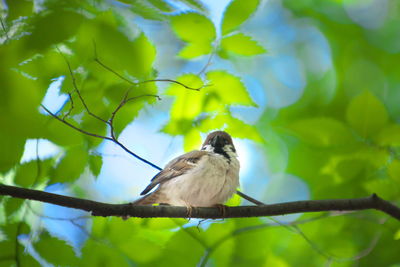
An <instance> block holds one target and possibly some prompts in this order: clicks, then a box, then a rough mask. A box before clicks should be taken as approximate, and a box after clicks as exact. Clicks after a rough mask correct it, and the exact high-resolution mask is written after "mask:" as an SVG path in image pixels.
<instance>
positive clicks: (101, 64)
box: [93, 41, 206, 91]
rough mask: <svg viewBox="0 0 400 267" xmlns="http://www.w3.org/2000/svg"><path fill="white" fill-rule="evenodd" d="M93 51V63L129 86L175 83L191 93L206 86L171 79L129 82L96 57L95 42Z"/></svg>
mask: <svg viewBox="0 0 400 267" xmlns="http://www.w3.org/2000/svg"><path fill="white" fill-rule="evenodd" d="M93 49H94V61H95V62H96V63H97V64H99V65H100V66H101V67H103V68H104V69H106V70H108V71H109V72H111V73H113V74H114V75H115V76H117V77H118V78H120V79H121V80H123V81H125V82H127V83H129V84H131V85H135V86H137V85H140V84H144V83H151V82H169V83H175V84H178V85H180V86H182V87H184V88H186V89H188V90H193V91H200V90H201V89H202V88H204V87H205V86H206V85H202V86H200V87H197V88H195V87H190V86H187V85H186V84H184V83H181V82H179V81H176V80H172V79H151V80H146V81H141V82H133V81H131V80H129V79H128V78H125V77H124V76H123V75H121V74H119V73H118V72H116V71H115V70H113V69H112V68H110V67H109V66H107V65H106V64H104V63H103V62H102V61H101V60H100V58H99V57H98V54H97V47H96V42H95V41H93Z"/></svg>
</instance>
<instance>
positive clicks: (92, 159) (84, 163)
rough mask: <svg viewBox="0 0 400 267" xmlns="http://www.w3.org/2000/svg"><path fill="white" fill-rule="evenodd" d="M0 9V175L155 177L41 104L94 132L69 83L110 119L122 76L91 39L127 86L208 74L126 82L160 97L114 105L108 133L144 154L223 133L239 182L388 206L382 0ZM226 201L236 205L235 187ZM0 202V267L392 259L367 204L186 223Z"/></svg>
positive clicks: (392, 152) (395, 11) (105, 186)
mask: <svg viewBox="0 0 400 267" xmlns="http://www.w3.org/2000/svg"><path fill="white" fill-rule="evenodd" d="M0 5H1V6H0V7H1V10H2V11H1V17H2V33H1V37H0V40H1V46H0V57H1V62H2V64H1V65H2V66H1V67H0V70H1V71H2V74H1V76H2V77H1V79H0V80H1V81H0V90H1V93H2V96H3V97H2V102H0V103H1V107H0V109H1V115H0V122H1V125H2V130H1V136H0V137H1V138H0V139H1V141H0V142H1V143H0V145H1V148H2V151H3V153H2V154H3V156H2V159H1V164H2V165H1V176H0V181H1V182H3V183H9V184H15V185H20V186H24V187H31V188H38V189H42V190H46V191H48V192H54V193H59V194H66V195H74V196H78V197H83V198H88V199H93V200H97V201H103V202H109V203H125V202H129V201H133V200H135V199H136V198H138V196H139V193H140V192H141V191H142V190H143V188H144V187H145V186H146V185H147V184H148V182H149V180H150V179H151V177H153V176H154V175H155V174H156V173H157V170H156V169H154V168H153V167H151V166H149V165H147V164H145V163H143V162H141V161H139V160H138V159H136V158H134V157H132V156H131V155H129V154H128V153H126V152H125V151H123V150H122V149H121V148H120V147H118V146H117V145H115V144H113V143H112V142H108V141H103V140H98V139H95V138H93V137H89V136H84V135H82V134H80V133H77V132H74V131H73V130H72V129H70V128H68V127H66V126H65V125H62V123H60V122H57V121H56V120H55V119H54V118H51V116H49V115H48V114H47V112H46V111H45V110H43V109H41V108H40V104H43V105H44V106H46V107H47V108H49V109H50V110H51V111H52V112H53V113H55V114H59V115H60V116H61V117H62V116H65V114H67V113H68V115H67V118H68V119H69V120H70V121H72V122H73V123H74V124H75V125H79V127H81V128H83V129H87V130H88V131H90V132H96V133H99V134H104V135H106V134H109V129H107V128H106V125H105V124H104V123H99V122H98V121H96V120H95V119H93V118H92V117H90V116H88V114H87V110H85V108H84V106H83V105H81V104H80V103H79V98H78V95H77V94H76V92H75V91H74V90H76V89H77V88H79V90H80V91H81V93H82V96H83V97H84V99H85V100H86V102H87V104H88V106H89V107H90V109H91V111H93V112H94V113H96V114H97V115H99V116H104V117H107V116H109V115H110V113H111V112H112V111H113V109H114V108H115V106H116V105H117V104H118V103H119V102H120V101H121V99H122V97H123V93H124V92H125V91H126V90H127V89H128V88H129V84H126V83H124V81H123V80H121V79H120V78H118V77H116V76H115V75H114V73H112V71H109V70H106V69H105V68H102V67H101V66H100V64H97V63H96V62H95V60H94V57H95V52H96V53H97V56H98V58H99V59H101V61H102V62H106V63H105V64H107V66H109V67H110V68H112V70H113V71H116V72H118V73H121V74H123V75H124V77H128V78H129V79H131V80H132V81H143V80H149V79H154V78H164V79H174V80H178V81H181V82H184V83H185V84H187V85H188V86H193V87H197V86H201V85H206V86H205V87H203V88H202V89H201V90H200V92H197V91H191V90H187V89H185V88H182V87H181V86H178V85H176V84H172V85H171V84H170V83H166V82H157V83H146V84H143V85H140V86H136V87H135V89H134V90H136V91H134V92H133V94H134V95H140V94H144V93H151V94H157V95H159V96H160V97H161V99H162V100H160V101H155V99H150V100H149V99H143V100H139V101H137V102H136V101H135V102H134V103H130V104H129V105H126V106H125V107H124V109H123V111H121V112H120V113H119V115H117V119H116V124H117V126H116V129H117V132H118V138H119V141H120V142H121V143H123V144H124V145H125V146H126V147H128V148H129V149H130V150H132V151H133V152H134V153H137V154H138V155H140V156H142V157H144V158H146V159H148V160H150V161H151V162H153V163H154V164H156V165H158V166H161V167H162V166H164V165H165V164H166V163H167V162H168V161H169V160H171V159H172V158H174V157H176V156H178V155H180V154H182V153H183V152H184V151H189V150H191V149H196V148H198V147H199V146H200V145H201V140H202V139H204V137H205V136H206V134H207V132H209V131H211V130H215V129H225V130H227V131H229V132H230V133H231V135H232V136H233V137H234V143H235V146H236V147H237V150H238V154H239V160H240V162H241V173H240V182H241V188H240V190H241V191H243V192H244V193H246V194H248V195H250V196H252V197H254V198H256V199H258V200H260V201H263V202H265V203H275V202H284V201H293V200H306V199H326V198H352V197H363V196H367V195H370V194H372V193H378V194H379V195H380V196H381V197H383V198H385V199H387V200H390V201H393V202H397V203H399V197H400V186H399V182H400V178H399V177H400V151H399V146H400V80H399V77H400V76H399V74H400V73H399V71H400V68H399V67H398V62H399V60H400V54H399V52H400V35H399V32H400V4H399V3H398V2H397V1H395V0H342V1H340V0H326V1H318V0H314V1H313V0H307V1H297V0H286V1H278V0H269V1H238V0H236V1H228V0H218V1H212V0H207V1H206V0H204V1H194V0H191V1H189V0H187V1H172V0H171V1H161V0H158V1H155V0H153V1H144V0H142V1H129V0H124V1H82V2H68V1H65V2H64V1H50V0H47V1H3V2H2V4H0ZM246 14H247V15H246ZM228 20H230V23H231V25H233V26H229V25H228V24H229V23H228V22H227V21H228ZM227 25H228V26H227ZM191 27H193V28H191ZM229 27H230V28H229ZM242 35H244V36H246V37H245V38H242V39H241V38H238V39H233V38H231V39H230V42H228V41H227V40H228V39H229V38H230V37H232V36H234V37H235V36H236V37H237V36H242ZM246 38H247V39H246ZM93 42H94V43H95V45H96V50H95V48H94V47H93ZM190 45H192V48H191V50H190V49H187V47H188V46H190ZM185 49H186V50H185ZM66 61H67V62H68V64H70V67H71V69H72V74H73V76H72V75H71V73H70V72H69V70H68V66H67V64H66ZM72 78H74V79H76V84H77V87H74V85H73V79H72ZM68 93H70V94H71V98H72V100H73V103H74V108H73V109H71V108H70V107H71V98H69V96H68ZM34 173H37V174H35V175H34ZM229 204H230V205H248V204H250V203H248V202H246V201H242V200H241V199H240V198H239V197H234V199H232V200H231V201H230V203H229ZM1 213H2V214H3V216H2V218H3V219H1V225H0V226H1V229H2V231H1V233H2V238H1V239H0V240H2V242H1V243H0V245H1V244H2V245H3V247H8V249H5V250H3V251H4V252H0V260H2V261H3V263H4V264H5V265H4V266H11V265H17V266H21V265H22V264H21V262H24V261H26V262H29V263H31V264H33V263H35V264H38V263H40V264H41V265H47V266H51V265H55V266H59V265H62V266H64V265H65V266H75V265H76V266H78V265H85V266H101V265H102V264H107V266H108V265H110V266H112V265H117V264H118V266H125V265H126V266H136V265H139V266H142V265H143V266H146V265H149V266H158V265H162V266H163V265H165V266H191V265H196V264H199V265H201V266H214V265H216V266H225V265H226V266H241V265H246V266H248V265H254V266H262V265H265V266H310V265H311V266H325V265H327V266H331V265H333V266H358V265H359V266H398V265H399V264H400V258H399V256H398V247H399V244H400V243H399V242H400V241H399V239H400V228H399V226H398V224H396V222H395V221H394V220H393V219H388V218H387V217H386V216H385V215H383V214H380V213H377V212H372V211H371V212H369V211H363V212H355V213H322V214H312V215H305V214H296V215H290V216H279V217H277V218H275V219H276V220H278V221H276V220H271V219H270V218H256V219H235V220H233V219H229V220H223V221H206V222H201V224H200V226H199V227H197V225H198V224H199V221H198V220H191V221H186V220H168V219H164V220H161V219H152V220H150V219H148V220H139V219H130V220H128V221H122V220H121V219H119V218H113V219H110V218H106V219H103V218H90V216H87V214H86V213H84V212H81V211H77V210H72V209H67V208H63V207H59V206H55V205H50V204H40V203H33V202H32V203H30V202H26V201H22V200H16V199H12V198H6V197H3V198H1ZM296 223H299V226H298V225H297V224H296ZM287 225H288V226H287ZM24 227H26V230H24V229H25V228H24ZM7 242H8V243H7ZM10 242H11V243H10ZM52 246H53V247H54V248H57V249H59V251H61V252H60V253H61V254H63V255H64V254H65V255H64V256H63V257H62V259H54V257H52V256H51V255H50V254H51V249H50V247H52ZM11 247H12V248H13V249H10V248H11ZM14 248H15V249H14ZM49 251H50V252H49ZM92 251H96V252H95V253H93V254H92V255H90V254H91V252H92ZM1 254H3V255H1ZM187 254H190V256H187ZM100 255H101V256H100ZM186 256H187V257H186ZM7 264H8V265H7ZM0 265H1V262H0Z"/></svg>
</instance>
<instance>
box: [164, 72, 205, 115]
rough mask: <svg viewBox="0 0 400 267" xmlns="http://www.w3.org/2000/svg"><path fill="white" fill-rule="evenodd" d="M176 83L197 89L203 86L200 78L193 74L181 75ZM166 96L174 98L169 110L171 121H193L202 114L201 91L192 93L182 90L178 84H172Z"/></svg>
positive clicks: (192, 91)
mask: <svg viewBox="0 0 400 267" xmlns="http://www.w3.org/2000/svg"><path fill="white" fill-rule="evenodd" d="M177 81H179V82H181V83H183V84H185V85H186V86H190V87H192V88H199V87H201V86H202V85H203V82H202V80H201V79H200V77H198V76H197V75H194V74H185V75H182V76H181V77H179V78H178V79H177ZM166 94H168V95H173V96H176V100H175V102H174V104H173V106H172V108H171V119H188V120H193V119H194V118H195V117H196V116H197V115H199V114H200V113H201V112H202V103H203V97H204V92H203V89H201V90H200V91H194V90H188V89H186V88H183V87H182V86H180V85H178V84H173V85H171V86H170V87H169V88H168V90H167V92H166Z"/></svg>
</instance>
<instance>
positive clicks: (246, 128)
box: [198, 114, 264, 143]
mask: <svg viewBox="0 0 400 267" xmlns="http://www.w3.org/2000/svg"><path fill="white" fill-rule="evenodd" d="M198 129H199V130H200V131H202V132H205V133H207V132H210V131H211V130H215V129H225V130H226V131H227V132H229V133H230V134H231V135H232V136H233V137H238V138H243V139H250V140H253V141H256V142H260V143H262V142H264V139H263V138H262V137H261V135H260V133H259V132H258V131H257V129H256V128H255V127H254V126H253V125H249V124H246V123H245V122H243V121H241V120H239V119H237V118H234V117H232V116H231V115H230V114H219V115H217V116H215V117H209V118H207V119H204V120H202V121H201V123H200V125H199V126H198Z"/></svg>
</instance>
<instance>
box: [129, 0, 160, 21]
mask: <svg viewBox="0 0 400 267" xmlns="http://www.w3.org/2000/svg"><path fill="white" fill-rule="evenodd" d="M151 1H152V2H153V4H154V3H158V4H160V3H162V1H154V0H151ZM126 2H128V3H129V4H131V7H130V10H131V11H132V12H133V13H135V14H138V15H139V16H141V17H143V18H145V19H150V20H164V19H165V18H166V16H165V15H164V14H163V13H162V12H160V11H159V10H157V9H156V8H154V6H151V5H150V4H149V3H147V2H146V1H138V0H130V1H126Z"/></svg>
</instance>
